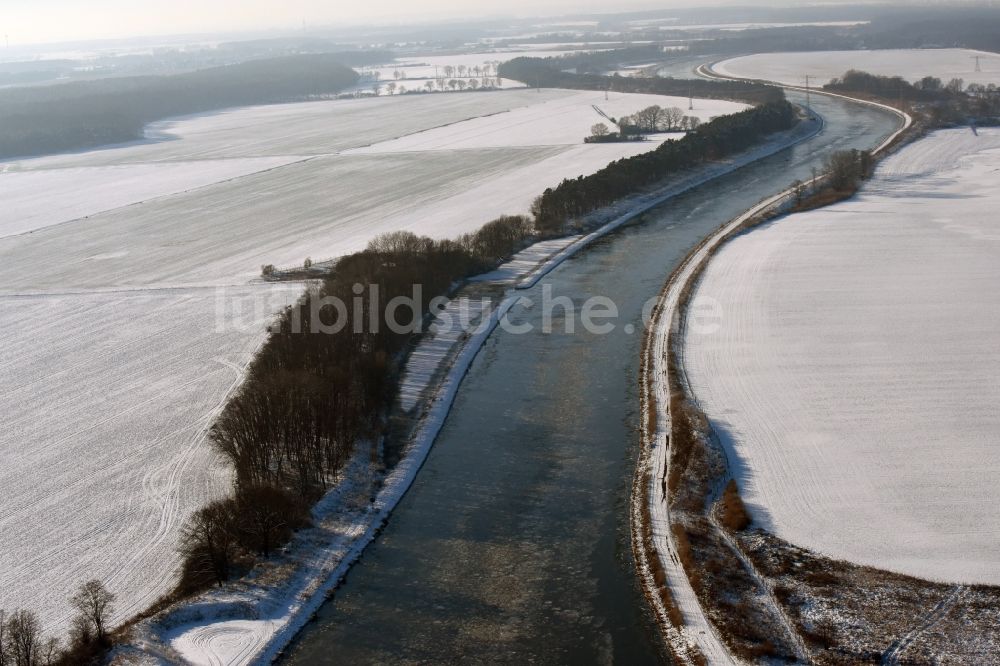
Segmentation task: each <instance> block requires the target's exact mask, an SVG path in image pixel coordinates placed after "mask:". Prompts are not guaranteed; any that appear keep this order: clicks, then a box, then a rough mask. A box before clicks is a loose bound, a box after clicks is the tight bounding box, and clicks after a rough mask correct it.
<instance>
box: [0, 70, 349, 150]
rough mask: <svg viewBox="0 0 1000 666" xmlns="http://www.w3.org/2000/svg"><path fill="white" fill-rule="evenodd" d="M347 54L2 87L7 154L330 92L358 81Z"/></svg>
mask: <svg viewBox="0 0 1000 666" xmlns="http://www.w3.org/2000/svg"><path fill="white" fill-rule="evenodd" d="M344 56H345V54H327V55H300V56H289V57H283V58H271V59H267V60H254V61H250V62H245V63H240V64H237V65H230V66H226V67H213V68H210V69H203V70H198V71H194V72H189V73H186V74H175V75H171V76H139V77H117V78H115V77H113V78H106V79H96V80H92V81H82V82H78V83H66V84H59V85H51V86H35V87H26V88H12V89H8V90H3V91H0V159H2V158H11V157H22V156H25V157H26V156H32V155H44V154H51V153H57V152H65V151H71V150H83V149H87V148H94V147H97V146H101V145H105V144H109V143H118V142H123V141H132V140H135V139H139V138H142V136H143V128H144V127H145V126H146V125H147V124H149V123H151V122H154V121H156V120H162V119H164V118H169V117H171V116H180V115H186V114H190V113H201V112H205V111H213V110H216V109H223V108H228V107H233V106H246V105H251V104H266V103H271V102H281V101H290V100H296V99H303V98H306V97H310V96H315V95H328V94H332V93H336V92H337V91H340V90H343V89H344V88H347V87H349V86H352V85H354V84H355V83H357V81H358V74H357V72H355V71H354V70H352V69H350V68H349V67H347V66H345V65H343V64H341V60H342V59H344Z"/></svg>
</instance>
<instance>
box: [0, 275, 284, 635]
mask: <svg viewBox="0 0 1000 666" xmlns="http://www.w3.org/2000/svg"><path fill="white" fill-rule="evenodd" d="M261 289H264V290H266V292H267V293H266V294H264V293H261ZM300 291H301V286H300V285H287V286H282V287H278V288H272V287H256V288H251V287H244V288H239V289H231V290H228V291H227V293H226V299H227V303H228V306H227V307H228V308H229V312H230V314H231V315H236V314H238V313H239V312H240V310H237V304H238V305H239V306H243V307H242V314H243V318H242V319H241V320H237V319H235V318H233V317H229V318H228V319H229V325H227V326H224V327H222V329H221V330H216V328H215V326H214V323H215V321H216V298H217V295H216V293H215V290H210V289H208V290H206V289H201V290H198V289H195V290H188V289H177V290H161V291H125V292H112V293H90V294H74V293H63V294H57V293H52V294H45V295H40V296H31V297H18V296H0V330H2V331H3V333H2V334H0V339H2V342H3V344H0V368H2V371H3V377H4V382H3V388H2V390H0V409H2V411H3V414H4V427H3V428H2V429H0V460H2V464H0V533H2V534H3V543H2V546H0V607H3V608H5V609H6V610H8V611H10V610H12V609H14V608H23V607H27V608H31V609H32V610H35V611H37V612H38V613H39V614H40V616H41V619H42V621H43V624H44V626H45V629H46V630H47V631H49V632H54V633H56V634H57V635H58V632H59V630H60V629H61V628H62V627H63V626H66V624H67V623H68V620H69V616H70V614H71V609H70V607H69V603H68V596H69V594H71V592H72V591H73V590H74V589H75V588H76V587H77V586H78V585H80V584H81V583H82V582H83V581H85V580H89V579H91V578H98V579H100V580H102V581H104V582H105V584H106V585H107V586H108V587H109V588H110V589H112V590H113V591H114V592H115V593H117V595H118V599H119V600H118V603H117V604H116V612H115V615H114V618H113V621H115V622H117V621H120V620H123V619H125V618H127V617H129V616H130V615H132V614H134V613H137V612H139V611H141V610H143V609H144V608H145V607H146V606H148V605H149V604H151V603H152V602H153V601H155V600H156V598H157V597H158V596H159V595H160V594H163V593H164V592H166V591H167V590H168V589H169V588H170V586H171V585H172V583H173V579H174V573H175V572H174V567H173V563H174V560H175V554H174V541H173V540H174V538H175V536H176V533H177V530H178V529H179V524H180V523H181V522H183V520H184V519H185V518H186V517H187V515H188V514H189V513H190V512H191V511H193V510H194V509H197V508H198V507H199V506H201V505H203V504H205V503H206V502H208V501H210V500H212V499H214V498H217V497H219V496H221V495H222V494H223V493H225V492H227V491H228V489H229V484H230V472H229V470H228V467H227V465H226V464H225V463H223V461H221V460H220V459H218V457H217V456H216V455H215V454H214V452H213V451H212V449H211V447H209V446H207V445H206V444H205V442H204V433H205V430H206V428H207V427H208V426H209V425H211V421H212V419H213V417H214V415H215V413H216V411H217V410H218V408H219V407H220V406H221V404H222V403H223V401H224V399H225V397H226V396H227V395H228V393H229V392H230V391H231V390H232V389H233V388H234V387H235V386H236V385H237V384H238V382H239V381H240V380H241V378H242V373H243V367H244V366H245V365H246V364H247V363H248V362H249V360H250V359H251V357H252V356H253V353H254V351H255V350H256V349H257V347H258V346H259V344H260V343H261V342H262V341H263V340H264V336H265V329H266V322H267V321H268V320H269V319H270V317H271V313H272V312H274V311H275V309H277V308H280V307H281V306H282V305H283V304H286V303H290V302H291V301H293V300H294V299H295V298H296V297H297V296H298V295H299V293H300ZM255 300H260V302H261V304H262V305H266V306H267V307H259V308H257V312H256V313H254V308H253V307H252V306H251V304H252V302H253V301H255Z"/></svg>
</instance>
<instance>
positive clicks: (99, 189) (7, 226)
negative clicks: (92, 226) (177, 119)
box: [0, 157, 300, 237]
mask: <svg viewBox="0 0 1000 666" xmlns="http://www.w3.org/2000/svg"><path fill="white" fill-rule="evenodd" d="M297 159H300V158H294V157H293V158H289V157H255V158H245V159H232V160H201V161H196V162H160V163H155V162H154V163H148V164H119V165H115V166H104V167H79V168H68V169H35V170H31V171H10V172H8V173H4V174H2V177H0V201H3V202H4V209H3V211H2V212H0V237H3V236H13V235H17V234H23V233H26V232H29V231H34V230H36V229H41V228H43V227H47V226H50V225H53V224H61V223H63V222H66V221H67V220H76V219H79V218H81V217H87V216H89V215H94V214H96V213H100V212H102V211H106V210H111V209H114V208H122V207H124V206H128V205H130V204H134V203H139V202H142V201H148V200H150V199H155V198H157V197H162V196H169V195H171V194H177V193H179V192H186V191H188V190H193V189H197V188H199V187H204V186H206V185H212V184H214V183H218V182H221V181H224V180H230V179H232V178H239V177H240V176H246V175H249V174H251V173H257V172H260V171H266V170H268V169H272V168H274V167H277V166H283V165H285V164H288V163H289V162H290V161H295V160H297ZM60 192H63V193H64V192H74V196H53V193H60Z"/></svg>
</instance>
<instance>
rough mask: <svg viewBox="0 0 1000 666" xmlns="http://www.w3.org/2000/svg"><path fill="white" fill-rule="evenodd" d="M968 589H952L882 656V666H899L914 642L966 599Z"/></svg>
mask: <svg viewBox="0 0 1000 666" xmlns="http://www.w3.org/2000/svg"><path fill="white" fill-rule="evenodd" d="M968 589H969V588H967V587H965V586H964V585H956V586H955V587H953V588H952V589H951V592H949V593H948V594H947V595H946V596H945V597H944V598H943V599H942V600H941V601H939V602H938V603H937V605H936V606H934V608H932V609H931V611H930V612H929V613H928V614H927V615H925V616H924V618H923V622H921V623H920V624H919V625H917V626H916V627H914V628H913V629H912V630H911V631H910V632H909V633H907V634H906V635H905V636H902V637H900V638H899V639H897V640H896V641H895V642H894V643H893V644H892V645H890V646H889V648H888V649H887V650H886V651H885V652H884V653H883V654H882V661H881V662H879V663H881V664H882V666H897V665H898V664H899V659H900V657H901V656H902V655H903V653H904V652H906V649H907V648H908V647H910V646H911V645H912V644H913V642H914V641H916V640H917V639H918V638H919V637H920V635H921V634H922V633H924V632H925V631H927V630H928V629H930V628H932V627H933V626H934V625H936V624H937V623H938V622H940V621H941V620H942V619H943V618H944V616H945V615H947V614H948V612H949V611H950V610H951V609H952V608H954V607H955V605H956V604H958V603H960V602H961V601H962V599H963V598H965V593H966V592H968Z"/></svg>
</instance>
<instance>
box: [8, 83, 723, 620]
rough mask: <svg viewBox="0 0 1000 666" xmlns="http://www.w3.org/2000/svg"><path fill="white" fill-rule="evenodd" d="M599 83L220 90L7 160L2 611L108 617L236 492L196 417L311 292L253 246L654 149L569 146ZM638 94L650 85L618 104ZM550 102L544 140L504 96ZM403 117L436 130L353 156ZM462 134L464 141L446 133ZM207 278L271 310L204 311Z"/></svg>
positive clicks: (522, 102) (423, 220)
mask: <svg viewBox="0 0 1000 666" xmlns="http://www.w3.org/2000/svg"><path fill="white" fill-rule="evenodd" d="M595 95H596V94H584V95H579V94H577V93H574V92H572V91H551V90H550V91H542V92H541V93H539V92H533V91H532V92H529V91H524V90H520V91H504V92H496V93H477V94H468V95H462V94H448V95H424V96H418V97H401V98H394V99H386V98H380V99H374V98H373V99H363V100H345V101H335V102H332V101H331V102H314V103H305V104H292V105H283V106H278V105H276V106H265V107H255V108H250V109H234V110H229V111H223V112H219V113H213V114H206V115H204V116H197V117H189V118H182V119H177V120H172V121H165V122H163V123H157V124H156V125H155V126H153V127H151V128H150V132H149V140H147V141H144V142H137V143H135V144H129V145H123V146H115V147H110V148H107V149H103V150H94V151H89V152H85V153H77V154H68V155H60V156H53V157H45V158H38V159H30V160H27V159H26V160H17V161H12V162H9V163H6V164H2V165H0V193H2V194H3V196H4V197H5V198H4V201H5V203H8V206H5V207H4V208H3V209H2V210H0V301H2V303H0V304H2V305H3V308H2V310H0V328H2V331H3V334H2V336H0V337H2V340H3V342H4V345H3V350H2V351H0V363H2V364H3V367H4V368H5V373H4V377H5V378H6V379H7V380H8V381H7V382H6V386H5V388H4V389H3V390H2V391H0V412H2V413H3V414H4V415H5V416H6V418H7V420H6V425H7V427H6V428H5V430H4V432H3V433H0V506H2V509H0V527H2V533H3V535H4V540H3V545H2V546H0V590H2V600H0V601H2V603H0V606H2V607H4V608H6V609H11V608H18V607H26V608H31V609H34V610H38V611H40V612H41V614H42V618H43V620H44V622H45V625H46V628H47V630H49V631H52V632H55V633H59V632H61V630H63V629H64V628H65V627H66V624H65V623H66V620H67V615H68V607H67V604H66V602H65V600H66V598H67V597H68V595H69V594H70V593H71V591H72V589H73V588H74V587H75V586H76V585H78V584H79V583H81V582H83V581H84V580H85V579H87V578H90V577H98V578H102V579H104V580H105V581H106V582H107V584H108V585H109V587H110V588H111V589H112V591H114V592H115V593H116V594H118V596H119V604H118V613H117V616H116V619H122V618H124V617H126V616H127V615H128V614H130V613H132V612H134V611H136V610H138V609H140V608H142V607H143V606H144V605H146V604H147V603H149V602H150V601H151V600H152V599H154V598H155V597H156V596H158V595H159V594H161V593H163V592H165V591H166V590H167V589H168V587H169V585H170V583H171V580H172V575H173V573H174V567H175V565H176V563H177V559H176V555H175V548H174V542H175V539H176V536H177V533H178V530H179V528H180V526H181V524H182V523H183V521H184V519H185V518H186V517H187V515H189V514H190V512H191V511H193V510H195V509H196V508H198V507H199V506H200V505H201V504H202V503H204V502H205V500H206V499H208V498H210V497H213V496H215V495H216V494H218V493H220V492H222V491H223V490H224V489H225V487H226V482H227V478H228V475H227V473H226V471H225V469H224V467H222V466H221V465H220V464H219V463H218V461H217V460H215V458H214V456H213V455H212V453H211V451H210V449H209V447H208V446H207V444H206V442H205V440H204V429H205V427H206V426H207V425H208V424H209V423H210V421H211V418H212V415H213V413H214V410H215V409H216V408H217V407H218V406H219V405H221V404H222V403H223V401H224V399H225V397H226V395H227V392H228V391H229V390H230V389H231V388H232V387H233V386H234V385H235V384H236V383H237V381H238V379H239V371H240V368H242V367H243V366H244V365H245V363H246V362H247V361H248V360H249V359H250V357H251V355H252V353H253V350H254V349H255V348H256V347H257V345H258V344H259V343H260V341H261V340H263V337H264V335H265V326H266V322H267V320H268V319H269V317H270V315H271V314H272V313H274V312H276V311H278V310H279V309H280V308H281V307H282V306H283V305H284V304H285V303H286V302H288V299H290V298H293V297H294V296H295V295H296V294H297V293H298V292H299V291H300V290H301V287H300V286H296V285H289V286H288V288H287V289H285V290H279V293H278V295H277V296H275V298H274V299H270V300H269V299H268V297H269V296H270V295H271V291H270V289H271V288H270V287H269V286H267V285H262V284H253V283H252V282H251V280H252V279H253V278H254V277H255V276H256V275H257V274H258V273H259V270H260V265H261V264H263V263H275V264H278V265H297V264H299V263H301V262H302V261H303V259H305V258H306V257H307V256H311V257H313V258H314V259H324V258H328V257H333V256H337V255H340V254H343V253H345V252H350V251H353V250H356V249H359V248H361V247H363V246H364V245H365V244H367V242H368V240H369V239H371V238H372V237H373V236H375V235H377V234H379V233H382V232H385V231H392V230H397V229H410V230H413V231H416V232H419V233H426V234H430V235H434V236H438V237H453V236H456V235H458V234H460V233H463V232H466V231H471V230H474V229H476V228H478V227H479V226H481V225H482V224H483V223H485V222H487V221H489V220H490V219H492V218H493V217H496V216H498V215H500V214H504V213H516V212H523V211H526V210H527V208H528V206H529V204H530V202H531V200H532V199H533V198H534V197H535V196H537V195H538V194H539V193H540V192H541V191H542V190H543V189H544V188H545V187H546V186H549V185H554V184H556V183H558V182H559V180H561V179H562V178H564V177H575V176H577V175H580V174H583V173H587V172H590V171H593V170H596V169H597V168H600V167H602V166H604V165H605V164H606V163H608V162H610V161H612V160H614V159H617V158H619V157H621V156H625V155H631V154H634V153H635V152H636V151H637V150H651V149H653V148H655V147H656V145H658V142H656V141H650V142H647V143H644V144H606V145H593V146H585V145H583V144H582V139H583V136H584V135H585V134H586V133H587V131H589V126H590V125H591V124H593V123H596V122H598V121H599V120H600V118H599V116H597V114H596V113H594V112H593V110H591V109H590V106H589V105H590V103H591V102H592V101H593V100H592V98H593V97H595ZM601 99H602V100H603V96H601ZM651 101H657V102H659V103H661V104H662V103H664V100H663V99H662V98H656V99H655V100H650V99H649V98H645V97H641V96H640V97H635V98H633V99H631V100H629V99H628V98H626V97H624V96H620V97H616V98H615V100H614V101H613V102H612V104H615V105H620V106H614V107H613V108H614V109H615V110H616V111H615V112H631V111H635V110H638V109H640V108H642V107H643V106H647V105H648V104H649V103H651ZM549 102H553V103H559V104H561V106H559V108H560V109H561V113H563V114H564V116H563V118H562V121H561V122H566V121H567V119H568V118H573V119H575V120H574V122H576V123H579V125H572V132H570V131H569V130H564V131H563V133H562V134H560V135H559V139H558V140H557V141H554V142H548V143H546V142H545V141H544V139H545V136H546V130H538V129H536V128H535V126H536V125H538V124H542V125H544V126H545V127H547V128H549V130H552V131H554V130H555V128H556V127H557V126H558V125H560V124H561V123H560V121H559V120H557V119H555V118H554V117H553V112H551V111H548V110H547V111H546V112H545V113H534V112H531V113H521V112H519V111H517V110H518V109H525V110H526V111H527V109H530V107H532V106H534V105H540V106H543V107H545V105H546V104H548V103H549ZM602 103H603V102H602ZM696 104H699V105H700V104H701V102H696ZM545 108H546V109H548V107H545ZM619 108H620V109H621V111H618V109H619ZM706 108H709V107H708V106H707V103H706ZM711 108H712V109H716V107H714V106H713V107H711ZM733 108H734V110H735V109H736V108H738V107H735V106H734V107H733ZM587 110H589V111H590V113H591V114H592V119H591V118H587V122H586V123H583V122H582V121H583V119H584V116H585V115H586V111H587ZM719 112H721V111H719V110H713V111H712V113H719ZM481 116H489V118H490V120H489V121H488V122H483V121H479V120H472V119H475V118H479V117H481ZM510 118H514V119H515V121H514V122H513V123H511V122H510ZM466 121H467V122H466ZM497 123H499V124H497ZM435 128H443V129H435ZM449 128H450V129H449ZM501 130H502V131H501ZM417 132H423V134H420V135H418V136H419V137H420V138H419V141H420V142H425V140H426V139H427V138H428V137H430V138H431V139H432V141H431V143H421V145H419V146H416V147H414V146H410V147H409V148H408V149H407V150H399V149H398V148H396V149H393V148H392V147H391V146H389V147H388V148H387V149H385V150H382V149H381V148H384V147H379V146H376V147H375V149H374V150H372V151H369V154H344V151H348V150H350V149H354V148H361V147H364V146H368V145H372V144H379V143H381V142H389V141H393V140H394V139H396V138H397V137H406V135H409V134H413V133H417ZM453 132H454V133H457V134H455V136H461V137H462V146H460V147H461V148H463V149H462V150H456V149H455V146H449V145H444V144H446V143H447V142H448V141H449V140H450V137H452V136H453V134H452V133H453ZM477 133H479V134H480V136H477ZM571 134H572V135H573V136H571ZM525 137H528V138H525ZM405 141H406V140H404V143H405ZM532 141H534V142H538V143H531V142H532ZM542 144H544V145H542ZM213 287H225V291H224V292H223V297H224V299H225V300H226V302H227V303H230V302H231V301H232V300H236V301H238V302H242V303H245V304H246V303H253V304H265V306H264V307H261V308H259V309H258V310H257V311H256V312H255V313H254V314H252V315H251V314H245V315H244V317H243V319H244V325H243V326H239V327H237V326H234V325H232V322H231V321H230V320H231V316H230V315H226V316H224V317H223V319H222V323H223V324H227V323H228V324H229V325H224V326H222V327H221V328H217V323H218V314H219V307H220V306H219V296H218V292H217V290H216V289H215V288H213ZM230 306H231V303H230ZM244 309H245V310H246V312H247V313H249V312H252V308H251V307H249V306H247V307H246V308H244Z"/></svg>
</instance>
